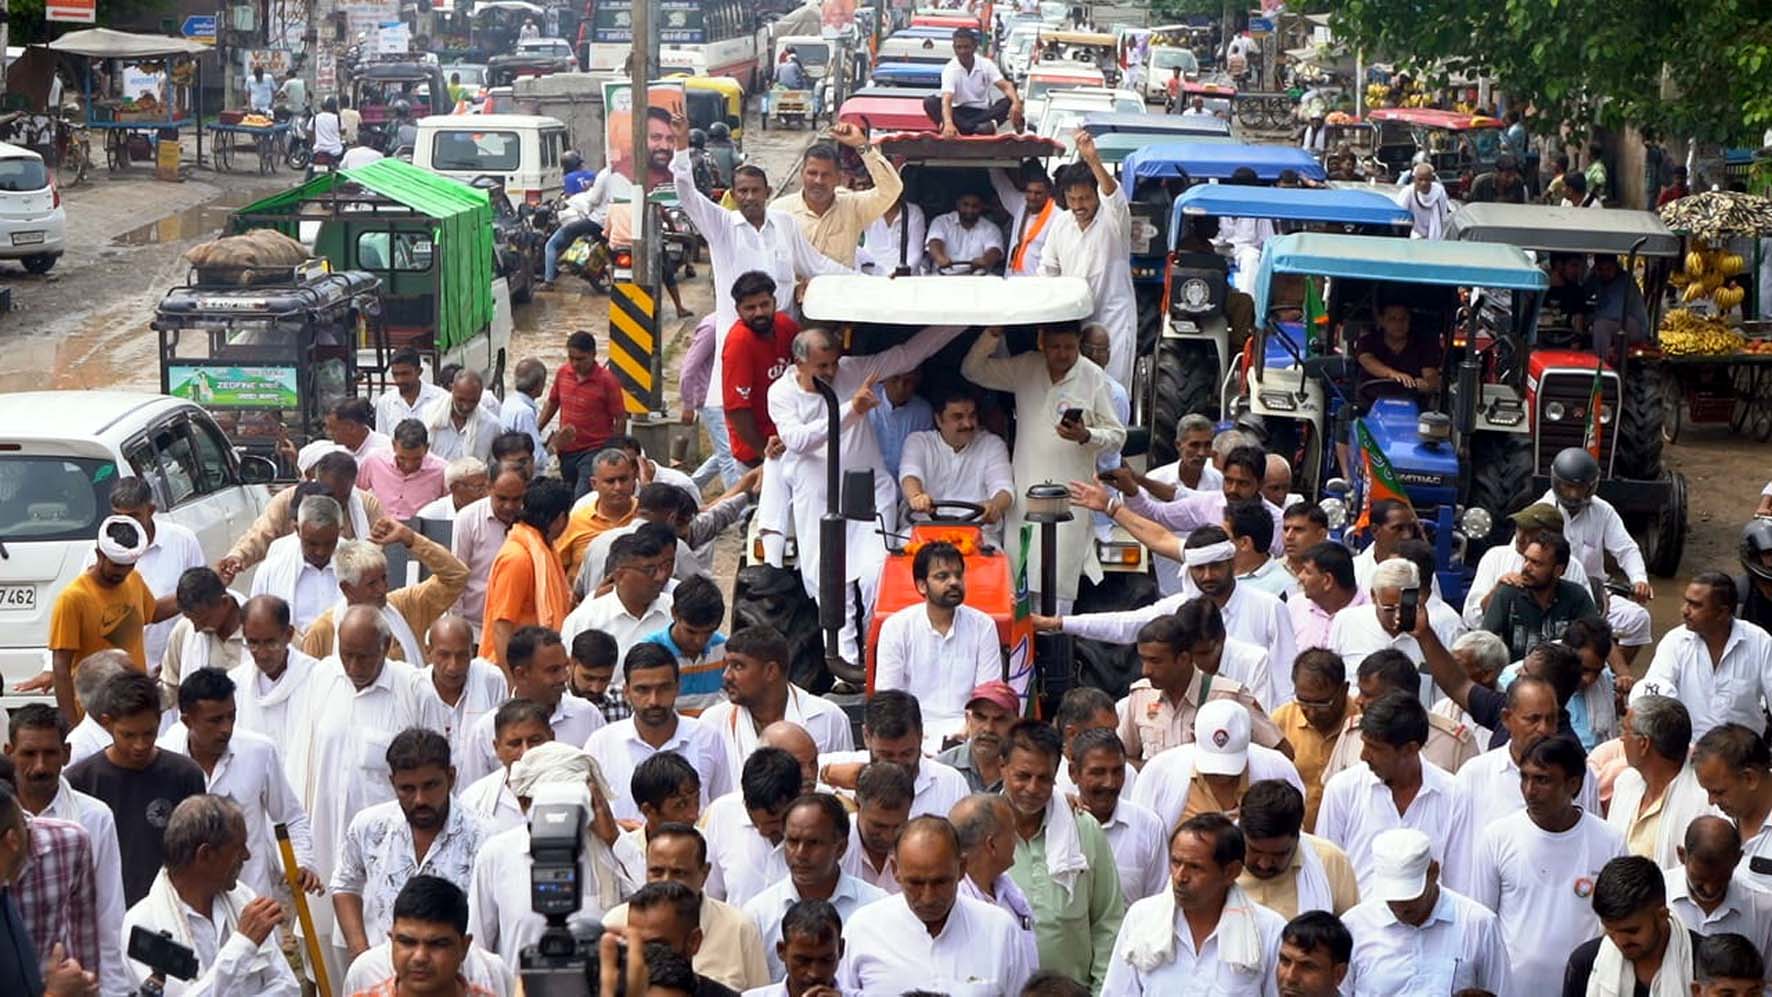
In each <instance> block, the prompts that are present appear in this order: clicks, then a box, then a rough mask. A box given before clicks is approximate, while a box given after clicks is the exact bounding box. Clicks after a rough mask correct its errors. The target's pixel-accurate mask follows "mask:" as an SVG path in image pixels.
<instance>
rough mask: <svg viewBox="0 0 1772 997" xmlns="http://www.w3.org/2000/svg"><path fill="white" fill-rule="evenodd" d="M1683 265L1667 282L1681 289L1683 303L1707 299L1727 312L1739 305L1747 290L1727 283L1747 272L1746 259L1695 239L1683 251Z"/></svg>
mask: <svg viewBox="0 0 1772 997" xmlns="http://www.w3.org/2000/svg"><path fill="white" fill-rule="evenodd" d="M1684 263H1685V268H1684V269H1682V270H1678V271H1675V272H1674V273H1673V274H1672V275H1671V276H1670V277H1669V278H1668V282H1669V283H1670V284H1672V285H1673V286H1674V287H1677V288H1680V289H1681V291H1680V301H1681V303H1682V304H1688V305H1690V304H1696V303H1697V302H1700V301H1703V300H1705V299H1707V298H1708V299H1710V300H1711V301H1712V302H1714V303H1715V304H1716V306H1717V310H1718V311H1723V312H1727V311H1729V310H1730V309H1731V308H1734V307H1735V306H1737V305H1739V304H1741V302H1742V300H1743V299H1745V298H1746V297H1747V292H1746V291H1744V290H1742V289H1741V288H1740V287H1738V286H1736V285H1734V284H1733V283H1730V282H1729V278H1731V277H1735V276H1737V275H1739V274H1742V273H1745V272H1746V271H1747V261H1746V260H1744V259H1742V258H1741V256H1740V255H1739V254H1736V253H1728V252H1724V251H1722V250H1717V249H1710V248H1707V247H1706V246H1705V244H1704V243H1703V242H1702V241H1695V242H1694V243H1693V245H1692V248H1691V249H1690V250H1688V251H1687V252H1686V259H1685V260H1684Z"/></svg>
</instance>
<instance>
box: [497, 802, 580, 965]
mask: <svg viewBox="0 0 1772 997" xmlns="http://www.w3.org/2000/svg"><path fill="white" fill-rule="evenodd" d="M586 833H587V834H589V832H588V831H587V832H586ZM531 864H532V863H531V862H530V859H529V826H528V825H526V824H525V825H519V826H517V827H513V828H511V829H510V830H509V831H504V832H502V833H499V834H495V835H493V836H492V837H490V838H487V839H486V842H485V844H482V845H481V846H480V851H479V853H478V854H477V855H475V856H474V880H473V882H472V883H470V884H469V885H468V932H469V934H472V935H473V936H474V944H475V945H476V946H479V947H481V948H485V949H486V950H487V951H489V952H493V953H496V954H497V955H498V957H499V958H500V959H503V960H504V962H505V965H507V966H516V965H519V960H518V958H517V956H518V953H520V952H522V951H523V947H524V946H525V945H533V944H535V941H536V939H538V938H540V937H541V933H542V929H544V928H546V927H547V919H546V918H544V917H542V916H541V915H540V914H537V913H535V912H534V911H533V910H531V909H530V905H529V904H530V901H529V869H530V865H531ZM578 879H579V884H580V894H579V896H580V900H579V905H578V913H576V914H572V915H570V916H568V917H567V919H566V926H567V927H568V928H571V929H572V930H573V932H575V933H583V932H584V931H586V930H589V928H590V927H591V925H593V924H602V923H603V907H602V905H601V904H599V903H598V902H597V896H598V894H599V892H600V891H599V890H598V888H597V866H596V864H595V863H593V862H592V861H591V860H590V857H589V849H587V850H586V851H585V852H582V853H580V855H579V859H578Z"/></svg>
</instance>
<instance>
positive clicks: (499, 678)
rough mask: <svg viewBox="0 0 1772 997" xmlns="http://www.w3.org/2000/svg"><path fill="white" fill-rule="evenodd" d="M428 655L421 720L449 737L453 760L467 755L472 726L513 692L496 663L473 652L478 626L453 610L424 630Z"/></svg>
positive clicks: (421, 678)
mask: <svg viewBox="0 0 1772 997" xmlns="http://www.w3.org/2000/svg"><path fill="white" fill-rule="evenodd" d="M425 658H426V660H428V661H429V662H430V664H428V665H426V666H424V667H423V668H421V669H419V673H418V680H417V686H416V688H417V695H418V701H419V710H420V721H421V722H422V723H423V724H424V725H425V726H426V727H429V728H431V729H432V730H434V731H437V732H439V733H441V734H442V735H443V736H444V737H446V738H448V739H449V747H450V750H451V752H452V754H453V756H454V761H453V762H452V764H454V765H455V766H457V767H460V766H462V765H464V764H466V763H467V760H468V758H469V755H470V752H469V750H468V749H469V743H468V732H469V731H471V730H473V728H474V725H475V724H476V723H478V722H479V720H480V718H481V717H483V716H486V715H488V714H490V713H491V712H492V711H493V710H496V709H498V707H499V705H500V704H501V703H504V702H505V701H506V700H509V699H510V698H511V687H510V683H508V682H507V681H506V680H505V673H504V672H503V671H502V670H501V669H500V668H499V667H498V666H497V665H495V664H493V663H492V662H490V661H487V660H486V659H485V658H481V657H476V656H475V654H474V632H473V629H472V628H471V627H469V626H468V621H466V620H464V619H462V618H461V617H459V616H456V615H455V614H453V613H445V614H443V615H442V616H439V617H437V622H435V623H433V624H431V629H430V630H428V631H426V632H425Z"/></svg>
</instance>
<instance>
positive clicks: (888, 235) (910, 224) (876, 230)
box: [855, 204, 929, 277]
mask: <svg viewBox="0 0 1772 997" xmlns="http://www.w3.org/2000/svg"><path fill="white" fill-rule="evenodd" d="M901 210H902V211H903V212H904V214H901V215H899V216H898V217H897V218H894V219H892V220H891V221H887V220H886V217H885V216H884V215H882V216H881V217H879V218H876V219H874V223H873V224H872V225H869V226H868V227H867V228H866V229H865V230H863V231H862V233H861V245H860V246H858V247H856V250H855V269H857V270H860V271H861V272H862V273H871V274H875V275H877V276H881V277H886V276H890V275H891V274H893V273H894V272H896V271H897V270H898V265H899V257H900V249H901V247H902V249H903V254H902V255H903V257H904V265H905V266H906V267H908V268H909V269H910V271H911V273H916V272H917V271H918V269H919V268H921V267H922V266H923V245H924V243H926V242H928V241H929V236H928V231H929V230H928V225H927V224H926V223H925V222H924V219H923V209H922V208H919V207H917V206H916V205H914V204H907V205H904V207H903V208H902V209H901ZM907 215H908V216H909V217H908V219H907V217H906V216H907Z"/></svg>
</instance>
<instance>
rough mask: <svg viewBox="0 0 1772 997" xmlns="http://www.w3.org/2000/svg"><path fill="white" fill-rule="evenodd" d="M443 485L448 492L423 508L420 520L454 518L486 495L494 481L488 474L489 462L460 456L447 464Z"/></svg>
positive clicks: (447, 519) (444, 468)
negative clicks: (487, 464) (487, 466)
mask: <svg viewBox="0 0 1772 997" xmlns="http://www.w3.org/2000/svg"><path fill="white" fill-rule="evenodd" d="M443 487H444V489H445V491H444V493H443V494H442V495H439V496H437V498H435V499H433V500H432V501H430V502H426V503H425V504H424V505H423V506H422V507H420V508H419V510H418V513H417V515H418V518H419V519H432V520H437V521H439V522H449V521H452V520H454V519H455V515H456V513H458V512H460V511H461V510H462V509H464V508H466V507H467V506H469V505H472V504H473V503H475V502H477V501H479V500H480V499H483V498H485V497H486V490H487V489H488V488H491V487H492V481H491V479H490V478H489V477H488V476H487V474H486V464H485V463H484V462H482V461H481V460H480V458H478V457H472V456H469V457H457V458H455V459H454V460H452V461H450V462H449V463H447V464H445V465H443Z"/></svg>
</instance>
